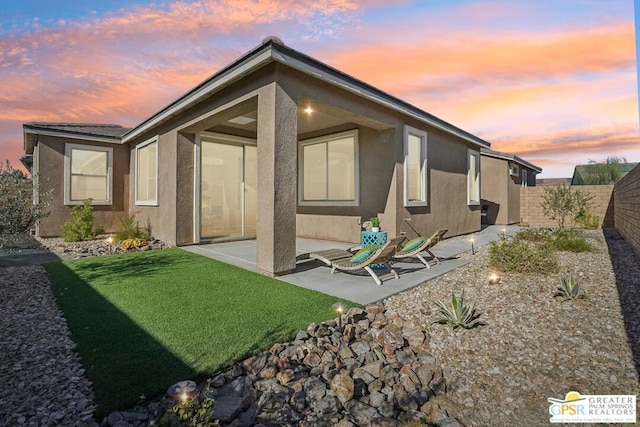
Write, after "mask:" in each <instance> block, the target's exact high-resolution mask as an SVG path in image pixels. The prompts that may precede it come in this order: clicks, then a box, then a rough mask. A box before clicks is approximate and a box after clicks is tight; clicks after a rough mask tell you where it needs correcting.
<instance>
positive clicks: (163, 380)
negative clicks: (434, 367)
mask: <svg viewBox="0 0 640 427" xmlns="http://www.w3.org/2000/svg"><path fill="white" fill-rule="evenodd" d="M45 268H46V270H47V272H48V274H49V277H50V279H51V282H52V284H53V291H54V294H55V296H56V299H57V301H58V306H59V307H60V309H61V310H62V311H64V313H65V315H66V318H67V322H68V324H69V327H70V329H71V333H72V335H73V339H74V340H75V342H76V343H77V344H78V352H79V353H80V356H81V357H82V360H83V363H84V366H85V369H86V373H87V376H88V377H89V379H90V380H91V381H92V382H93V389H94V392H95V394H96V400H97V403H98V404H99V405H100V407H99V409H98V411H97V414H98V416H102V415H104V414H106V413H108V412H110V411H112V410H114V409H123V408H127V407H129V406H133V405H134V404H135V403H136V402H137V401H138V399H139V397H140V396H141V395H145V396H147V397H154V396H156V395H160V394H162V393H163V392H164V391H165V390H166V389H167V387H168V386H170V385H171V384H173V383H175V382H177V381H180V380H183V379H194V380H199V379H203V377H204V376H206V374H209V373H213V372H215V371H217V370H219V369H221V368H224V367H226V366H229V365H230V364H232V363H233V362H235V361H238V360H241V359H242V358H244V357H246V356H248V355H251V354H254V353H257V352H259V351H261V350H264V349H267V348H269V346H270V345H271V344H273V343H275V342H278V341H286V340H290V339H291V338H292V337H293V336H295V333H296V332H297V331H298V330H300V329H305V328H306V326H307V325H308V324H309V323H310V322H319V321H322V320H325V319H328V318H331V317H334V316H335V314H334V313H333V312H332V311H331V304H332V303H334V302H335V301H336V298H335V297H331V296H328V295H324V294H321V293H318V292H314V291H309V290H306V289H302V288H298V287H296V286H294V285H290V284H287V283H284V282H281V281H278V280H274V279H271V278H269V277H266V276H262V275H259V274H256V273H252V272H249V271H246V270H242V269H240V268H237V267H234V266H230V265H227V264H223V263H220V262H217V261H214V260H210V259H208V258H205V257H202V256H199V255H194V254H191V253H189V252H186V251H183V250H181V249H167V250H162V251H149V252H136V253H129V254H123V255H112V256H108V257H95V258H86V259H80V260H73V261H65V262H56V263H51V264H47V265H45ZM353 305H355V304H353Z"/></svg>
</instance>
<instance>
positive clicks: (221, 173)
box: [200, 141, 243, 237]
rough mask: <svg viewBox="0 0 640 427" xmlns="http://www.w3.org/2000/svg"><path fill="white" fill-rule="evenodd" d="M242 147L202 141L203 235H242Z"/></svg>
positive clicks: (201, 198) (201, 228) (201, 217)
mask: <svg viewBox="0 0 640 427" xmlns="http://www.w3.org/2000/svg"><path fill="white" fill-rule="evenodd" d="M242 169H243V161H242V147H241V146H235V145H227V144H220V143H217V142H205V141H203V142H202V145H201V169H200V171H201V179H202V181H201V183H200V191H201V196H200V206H201V211H200V233H201V236H202V237H216V236H231V235H240V234H242V191H241V190H242Z"/></svg>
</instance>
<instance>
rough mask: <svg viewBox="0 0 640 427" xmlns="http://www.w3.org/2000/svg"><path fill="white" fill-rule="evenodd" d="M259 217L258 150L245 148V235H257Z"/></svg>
mask: <svg viewBox="0 0 640 427" xmlns="http://www.w3.org/2000/svg"><path fill="white" fill-rule="evenodd" d="M257 215H258V150H257V148H256V147H254V146H252V145H245V146H244V235H245V236H255V235H256V217H257Z"/></svg>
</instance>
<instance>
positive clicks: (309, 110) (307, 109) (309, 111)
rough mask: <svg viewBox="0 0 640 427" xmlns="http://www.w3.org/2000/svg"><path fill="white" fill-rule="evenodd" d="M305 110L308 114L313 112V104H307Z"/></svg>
mask: <svg viewBox="0 0 640 427" xmlns="http://www.w3.org/2000/svg"><path fill="white" fill-rule="evenodd" d="M303 111H304V112H305V113H307V114H311V113H313V108H311V106H310V105H309V106H307V108H305V109H304V110H303Z"/></svg>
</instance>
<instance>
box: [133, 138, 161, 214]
mask: <svg viewBox="0 0 640 427" xmlns="http://www.w3.org/2000/svg"><path fill="white" fill-rule="evenodd" d="M154 143H155V144H156V198H155V199H153V200H140V199H139V195H138V180H139V175H138V171H139V168H138V160H139V158H138V153H139V151H140V150H141V149H143V148H145V147H146V146H148V145H151V144H154ZM159 147H160V144H159V143H158V136H157V135H156V136H154V137H153V138H151V139H148V140H146V141H144V142H141V143H140V144H138V145H136V156H135V182H134V186H135V187H134V188H135V204H136V206H158V189H159V187H158V176H159V172H158V170H159V165H158V160H159V157H158V152H159V151H160V150H159Z"/></svg>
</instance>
